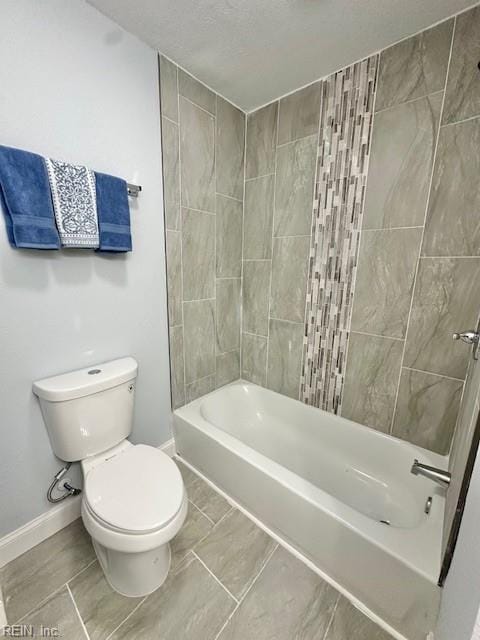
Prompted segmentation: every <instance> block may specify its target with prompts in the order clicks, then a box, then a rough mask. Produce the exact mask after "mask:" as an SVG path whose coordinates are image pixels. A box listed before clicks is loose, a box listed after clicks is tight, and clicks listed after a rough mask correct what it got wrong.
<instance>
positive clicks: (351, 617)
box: [325, 596, 392, 640]
mask: <svg viewBox="0 0 480 640" xmlns="http://www.w3.org/2000/svg"><path fill="white" fill-rule="evenodd" d="M325 640H392V637H391V635H390V634H389V633H387V632H386V631H384V630H383V629H382V628H381V627H379V626H378V625H377V624H375V622H373V621H372V620H370V619H369V618H367V616H365V615H364V614H363V613H362V612H361V611H359V610H358V609H356V608H355V607H354V606H353V604H352V603H351V602H349V601H348V600H347V599H346V598H344V597H343V596H340V600H339V603H338V606H337V608H336V610H335V615H334V616H333V620H332V624H331V625H330V628H329V629H328V632H327V635H326V636H325Z"/></svg>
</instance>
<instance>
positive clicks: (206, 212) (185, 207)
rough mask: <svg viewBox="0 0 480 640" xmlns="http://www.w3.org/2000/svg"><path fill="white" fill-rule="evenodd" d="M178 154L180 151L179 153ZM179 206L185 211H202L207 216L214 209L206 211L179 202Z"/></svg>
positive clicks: (211, 214)
mask: <svg viewBox="0 0 480 640" xmlns="http://www.w3.org/2000/svg"><path fill="white" fill-rule="evenodd" d="M179 155H180V153H179ZM180 207H181V208H182V209H187V211H193V213H204V214H206V215H207V216H214V215H216V214H215V211H207V210H206V209H195V208H194V207H187V205H185V204H182V203H180Z"/></svg>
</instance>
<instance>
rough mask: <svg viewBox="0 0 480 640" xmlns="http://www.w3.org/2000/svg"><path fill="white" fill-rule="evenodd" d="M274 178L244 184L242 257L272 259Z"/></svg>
mask: <svg viewBox="0 0 480 640" xmlns="http://www.w3.org/2000/svg"><path fill="white" fill-rule="evenodd" d="M273 186H274V176H273V175H269V176H263V177H261V178H254V179H253V180H247V181H246V182H245V218H244V231H243V257H244V259H245V260H263V259H268V258H271V257H272V233H273V231H272V224H273Z"/></svg>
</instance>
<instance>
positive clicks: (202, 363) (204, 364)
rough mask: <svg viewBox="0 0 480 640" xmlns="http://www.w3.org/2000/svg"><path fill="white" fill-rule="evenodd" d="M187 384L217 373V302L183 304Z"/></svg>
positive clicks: (202, 301)
mask: <svg viewBox="0 0 480 640" xmlns="http://www.w3.org/2000/svg"><path fill="white" fill-rule="evenodd" d="M183 317H184V323H185V324H184V327H183V342H184V345H185V382H186V383H187V384H188V383H190V382H194V381H195V380H199V379H200V378H206V377H207V376H209V375H213V374H214V373H215V300H199V301H196V302H184V303H183Z"/></svg>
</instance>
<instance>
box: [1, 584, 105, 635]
mask: <svg viewBox="0 0 480 640" xmlns="http://www.w3.org/2000/svg"><path fill="white" fill-rule="evenodd" d="M22 624H26V625H32V626H33V628H34V630H35V637H39V636H42V632H41V627H43V628H44V629H48V628H49V627H50V628H55V629H57V630H58V637H60V638H66V639H68V640H88V638H87V635H86V633H85V631H84V630H83V627H82V623H81V621H80V618H79V617H78V614H77V612H76V611H75V606H74V604H73V601H72V598H71V597H70V594H69V593H68V590H67V587H64V588H63V589H61V591H59V592H57V593H55V594H54V595H52V596H51V597H50V598H48V600H47V601H46V602H44V603H43V604H42V605H40V606H39V607H38V608H37V609H35V610H34V611H32V612H31V613H29V614H28V615H27V616H26V617H25V618H24V619H23V620H22ZM2 635H3V633H2ZM5 635H8V634H7V633H5ZM13 635H15V634H13ZM17 637H19V636H17ZM21 637H25V636H24V635H22V636H21ZM43 637H46V636H43ZM90 638H91V640H95V639H94V637H93V636H90Z"/></svg>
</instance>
